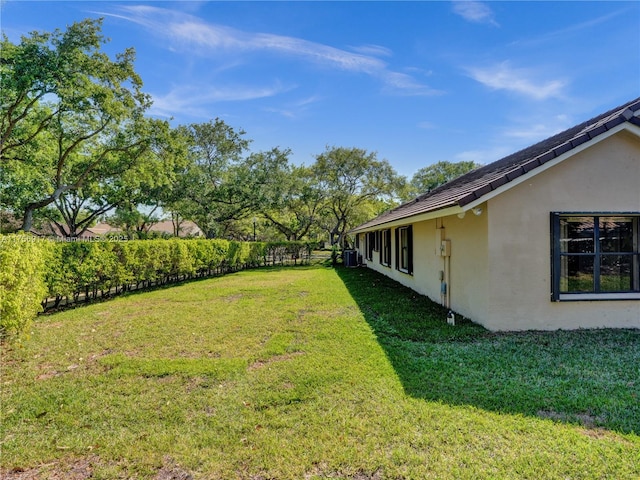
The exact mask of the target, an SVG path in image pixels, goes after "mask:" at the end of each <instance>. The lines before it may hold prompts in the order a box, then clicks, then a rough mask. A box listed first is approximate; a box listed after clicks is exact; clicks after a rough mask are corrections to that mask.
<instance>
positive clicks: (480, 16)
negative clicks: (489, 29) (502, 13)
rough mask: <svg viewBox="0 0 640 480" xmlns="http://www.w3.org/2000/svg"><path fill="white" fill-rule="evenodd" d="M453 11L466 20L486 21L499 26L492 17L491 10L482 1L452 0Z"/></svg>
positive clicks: (474, 21)
mask: <svg viewBox="0 0 640 480" xmlns="http://www.w3.org/2000/svg"><path fill="white" fill-rule="evenodd" d="M453 11H454V13H456V14H457V15H460V16H461V17H462V18H464V19H465V20H467V21H468V22H473V23H486V24H489V25H493V26H495V27H497V26H499V25H498V22H496V20H495V18H494V15H493V11H492V10H491V9H490V8H489V7H488V6H487V5H486V4H485V3H482V2H476V1H474V0H454V2H453Z"/></svg>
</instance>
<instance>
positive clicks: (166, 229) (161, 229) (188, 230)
mask: <svg viewBox="0 0 640 480" xmlns="http://www.w3.org/2000/svg"><path fill="white" fill-rule="evenodd" d="M149 231H150V232H156V233H161V234H165V235H171V236H173V233H174V226H173V222H172V221H171V220H163V221H162V222H157V223H154V224H153V225H151V227H149ZM178 236H179V237H204V236H205V235H204V232H203V231H202V230H201V229H200V227H198V225H196V224H195V223H194V222H192V221H191V220H184V221H182V222H180V226H179V229H178Z"/></svg>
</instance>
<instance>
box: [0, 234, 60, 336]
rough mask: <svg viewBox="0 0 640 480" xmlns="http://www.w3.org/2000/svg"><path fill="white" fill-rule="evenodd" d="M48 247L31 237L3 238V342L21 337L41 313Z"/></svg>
mask: <svg viewBox="0 0 640 480" xmlns="http://www.w3.org/2000/svg"><path fill="white" fill-rule="evenodd" d="M49 247H50V245H49V244H48V242H44V241H40V240H37V239H34V238H33V237H31V236H28V235H22V234H20V235H7V236H0V340H5V339H6V338H8V337H12V336H19V335H20V334H22V333H23V332H24V331H25V330H27V329H28V328H29V326H30V323H31V321H32V319H33V318H34V317H35V316H36V315H37V314H38V312H40V311H41V310H42V305H41V303H40V302H41V301H42V299H43V298H44V297H45V295H46V293H47V289H46V286H45V283H44V276H43V272H44V265H45V263H46V262H47V261H48V257H49V255H50V249H49Z"/></svg>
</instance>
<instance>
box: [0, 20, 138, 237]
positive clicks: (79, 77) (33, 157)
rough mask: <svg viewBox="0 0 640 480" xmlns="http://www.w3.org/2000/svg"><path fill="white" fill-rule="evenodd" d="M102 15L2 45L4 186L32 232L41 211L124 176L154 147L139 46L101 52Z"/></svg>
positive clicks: (0, 152)
mask: <svg viewBox="0 0 640 480" xmlns="http://www.w3.org/2000/svg"><path fill="white" fill-rule="evenodd" d="M101 25H102V21H101V20H91V19H87V20H84V21H82V22H77V23H74V24H73V25H71V26H70V27H68V29H67V30H66V31H65V32H61V31H60V30H55V31H54V32H53V33H38V32H34V33H32V34H31V35H30V36H28V37H22V40H21V43H20V44H19V45H14V44H12V43H11V42H9V40H8V39H7V38H6V36H3V38H2V48H1V50H0V52H1V53H0V55H1V57H0V59H1V62H0V65H1V68H2V71H1V72H0V73H1V74H2V75H1V80H0V82H1V83H0V87H1V90H2V95H3V101H2V105H1V106H0V140H1V144H0V165H1V166H2V176H1V177H0V185H1V186H2V187H3V189H4V188H8V187H10V188H12V190H14V186H15V192H16V195H12V196H11V198H8V196H7V198H5V196H4V195H3V200H2V201H3V204H6V205H7V206H8V207H9V208H10V209H12V210H13V211H14V212H16V213H22V217H23V221H22V229H23V230H25V231H29V230H30V229H31V226H32V222H33V216H34V212H36V211H38V210H40V209H42V208H45V207H48V206H49V205H51V204H53V203H55V202H58V201H59V200H60V198H61V196H63V195H66V194H67V193H69V192H73V191H78V190H79V189H82V188H84V187H85V186H86V185H88V184H90V183H92V182H97V181H99V180H100V179H104V178H113V177H114V176H118V175H120V174H123V173H124V172H126V171H127V170H128V169H130V168H131V167H132V165H134V164H135V162H136V161H137V159H138V158H140V156H141V155H142V153H144V151H145V150H146V148H147V147H148V139H147V138H145V137H144V135H140V133H141V132H142V130H143V128H141V125H143V122H142V120H143V113H144V111H145V110H146V109H147V108H148V106H149V105H150V100H149V98H148V96H147V95H145V94H144V93H142V90H141V88H142V81H141V79H140V77H139V76H138V75H137V74H136V72H135V70H134V67H133V62H134V59H135V54H134V51H133V50H132V49H127V50H125V51H124V52H123V53H120V54H118V55H116V58H115V60H113V61H112V60H111V59H109V57H108V56H107V55H106V54H104V53H103V52H102V51H101V47H102V45H103V44H104V43H105V42H106V40H105V39H104V38H103V37H102V35H101Z"/></svg>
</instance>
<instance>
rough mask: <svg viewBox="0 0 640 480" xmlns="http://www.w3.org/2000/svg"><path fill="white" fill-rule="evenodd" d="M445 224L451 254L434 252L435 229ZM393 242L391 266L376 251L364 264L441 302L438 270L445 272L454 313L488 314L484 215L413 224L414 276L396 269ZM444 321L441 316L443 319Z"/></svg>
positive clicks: (479, 315)
mask: <svg viewBox="0 0 640 480" xmlns="http://www.w3.org/2000/svg"><path fill="white" fill-rule="evenodd" d="M442 227H444V232H443V237H444V238H445V239H448V240H450V241H451V257H450V261H449V262H447V259H446V257H442V256H439V255H436V229H438V228H442ZM363 238H364V236H361V237H360V254H361V255H362V256H363V258H365V243H364V241H363ZM391 242H392V250H391V251H392V265H391V267H387V266H384V265H381V264H380V262H379V254H378V252H374V253H373V259H372V260H365V263H366V264H367V267H369V268H372V269H373V270H376V271H378V272H381V273H382V274H384V275H387V276H388V277H391V278H393V279H394V280H396V281H397V282H399V283H401V284H403V285H405V286H407V287H409V288H411V289H413V290H415V291H416V292H418V293H420V294H422V295H426V296H427V297H429V298H430V299H431V300H433V301H435V302H437V303H444V302H445V298H443V297H442V295H441V285H440V272H441V271H442V272H445V274H446V282H447V288H448V291H449V294H450V302H451V303H450V305H451V308H453V309H454V310H455V311H456V312H457V313H459V314H462V315H464V316H466V317H469V318H473V319H475V318H485V317H486V316H487V308H488V302H487V295H488V291H487V258H488V256H487V254H488V246H487V216H486V215H480V216H475V215H473V214H472V213H471V212H469V213H468V214H466V215H465V216H464V218H462V219H461V218H458V217H457V216H456V215H453V216H447V217H444V218H439V219H434V220H427V221H423V222H417V223H414V224H413V275H409V274H406V273H403V272H400V271H398V270H397V269H396V268H395V263H394V262H395V256H394V255H393V252H394V251H395V243H394V242H395V236H394V235H392V237H391ZM443 321H444V319H443Z"/></svg>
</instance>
